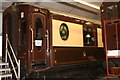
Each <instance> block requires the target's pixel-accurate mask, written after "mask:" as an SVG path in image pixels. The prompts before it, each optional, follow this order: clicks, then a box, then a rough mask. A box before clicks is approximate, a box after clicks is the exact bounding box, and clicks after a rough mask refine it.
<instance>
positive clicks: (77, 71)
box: [27, 61, 106, 80]
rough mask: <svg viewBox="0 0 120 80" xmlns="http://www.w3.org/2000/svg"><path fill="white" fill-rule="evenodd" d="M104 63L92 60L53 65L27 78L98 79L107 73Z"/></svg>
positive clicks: (52, 79)
mask: <svg viewBox="0 0 120 80" xmlns="http://www.w3.org/2000/svg"><path fill="white" fill-rule="evenodd" d="M102 64H103V61H92V62H84V63H80V64H69V65H59V66H53V67H51V68H50V69H48V70H46V71H41V72H32V73H30V74H29V76H27V78H38V79H39V80H54V79H55V80H57V79H61V80H63V78H65V79H69V80H71V79H72V80H76V79H78V80H96V79H97V78H100V77H102V76H105V75H106V72H105V70H104V69H103V67H102ZM44 78H45V79H44ZM56 78H57V79H56Z"/></svg>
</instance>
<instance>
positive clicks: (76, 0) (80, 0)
mask: <svg viewBox="0 0 120 80" xmlns="http://www.w3.org/2000/svg"><path fill="white" fill-rule="evenodd" d="M74 1H75V2H79V3H81V4H84V5H87V6H89V7H92V8H95V9H98V10H99V9H100V7H98V6H95V5H93V4H90V3H87V2H85V1H82V0H74Z"/></svg>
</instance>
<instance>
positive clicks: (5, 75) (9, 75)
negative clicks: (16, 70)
mask: <svg viewBox="0 0 120 80" xmlns="http://www.w3.org/2000/svg"><path fill="white" fill-rule="evenodd" d="M0 77H1V78H5V77H11V78H12V74H10V73H7V74H0Z"/></svg>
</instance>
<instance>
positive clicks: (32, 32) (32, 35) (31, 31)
mask: <svg viewBox="0 0 120 80" xmlns="http://www.w3.org/2000/svg"><path fill="white" fill-rule="evenodd" d="M30 31H31V32H32V49H31V52H33V48H34V46H33V42H34V41H33V40H34V39H33V29H32V28H30Z"/></svg>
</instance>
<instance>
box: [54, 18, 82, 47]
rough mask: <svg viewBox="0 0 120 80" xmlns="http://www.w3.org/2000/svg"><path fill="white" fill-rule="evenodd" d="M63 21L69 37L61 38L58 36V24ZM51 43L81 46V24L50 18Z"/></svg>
mask: <svg viewBox="0 0 120 80" xmlns="http://www.w3.org/2000/svg"><path fill="white" fill-rule="evenodd" d="M62 23H65V24H66V25H67V26H68V29H69V37H68V39H67V40H62V39H61V37H60V33H59V29H60V25H61V24H62ZM52 45H53V46H66V47H83V26H82V25H79V24H75V23H70V22H65V21H60V20H54V19H53V20H52Z"/></svg>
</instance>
